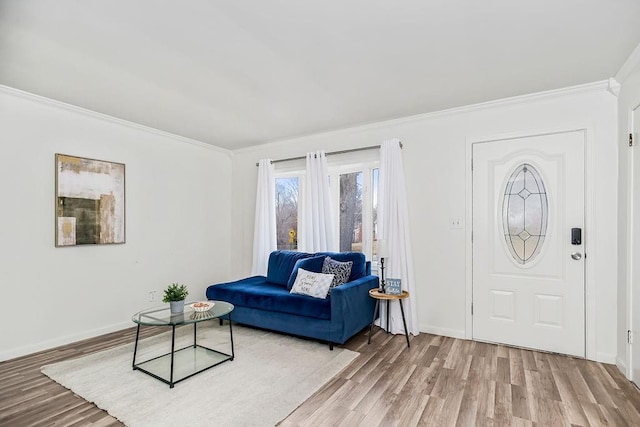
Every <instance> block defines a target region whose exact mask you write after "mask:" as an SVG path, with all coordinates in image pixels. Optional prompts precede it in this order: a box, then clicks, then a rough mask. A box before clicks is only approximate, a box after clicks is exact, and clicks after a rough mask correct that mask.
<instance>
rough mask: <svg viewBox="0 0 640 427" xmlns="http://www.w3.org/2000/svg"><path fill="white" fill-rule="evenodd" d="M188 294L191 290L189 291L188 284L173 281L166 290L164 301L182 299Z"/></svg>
mask: <svg viewBox="0 0 640 427" xmlns="http://www.w3.org/2000/svg"><path fill="white" fill-rule="evenodd" d="M187 295H189V291H187V286H186V285H181V284H179V283H172V284H170V285H169V286H168V287H167V289H165V290H164V298H162V302H169V301H182V300H183V299H185V298H186V297H187Z"/></svg>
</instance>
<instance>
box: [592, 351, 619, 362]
mask: <svg viewBox="0 0 640 427" xmlns="http://www.w3.org/2000/svg"><path fill="white" fill-rule="evenodd" d="M589 360H595V361H596V362H600V363H606V364H609V365H615V364H616V360H617V358H616V355H615V354H611V353H596V357H595V358H594V359H589Z"/></svg>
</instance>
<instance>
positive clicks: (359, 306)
mask: <svg viewBox="0 0 640 427" xmlns="http://www.w3.org/2000/svg"><path fill="white" fill-rule="evenodd" d="M378 280H379V279H378V276H364V277H361V278H359V279H356V280H353V281H351V282H349V283H345V284H344V285H340V286H337V287H335V288H333V289H332V290H331V340H332V341H333V342H335V343H340V344H342V343H344V342H345V341H346V340H348V339H349V338H350V337H352V336H353V335H355V334H356V333H358V332H359V331H360V330H362V329H363V328H364V327H365V326H367V325H368V324H370V323H371V319H372V317H373V309H374V308H375V300H374V299H373V298H371V297H370V296H369V290H370V289H373V288H377V287H378V283H379V282H378Z"/></svg>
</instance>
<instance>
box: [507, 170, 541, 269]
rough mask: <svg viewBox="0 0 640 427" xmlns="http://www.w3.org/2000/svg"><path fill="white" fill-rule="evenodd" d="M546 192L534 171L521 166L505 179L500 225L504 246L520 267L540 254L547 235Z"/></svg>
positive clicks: (539, 177)
mask: <svg viewBox="0 0 640 427" xmlns="http://www.w3.org/2000/svg"><path fill="white" fill-rule="evenodd" d="M547 203H548V202H547V192H546V190H545V187H544V183H543V182H542V177H541V176H540V174H539V173H538V171H537V170H536V169H535V168H534V167H533V166H531V165H530V164H528V163H524V164H521V165H520V166H518V167H517V168H516V169H515V171H514V172H513V173H512V174H511V176H510V177H509V181H508V182H507V186H506V188H505V191H504V200H503V202H502V226H503V229H504V237H505V240H506V242H507V247H508V248H509V252H511V256H512V257H513V259H514V260H515V261H516V262H517V263H518V264H521V265H525V264H527V263H529V262H531V261H533V260H534V259H535V257H536V255H538V254H539V253H540V249H541V248H542V243H543V242H544V238H545V235H546V232H547V219H548V214H549V213H548V204H547Z"/></svg>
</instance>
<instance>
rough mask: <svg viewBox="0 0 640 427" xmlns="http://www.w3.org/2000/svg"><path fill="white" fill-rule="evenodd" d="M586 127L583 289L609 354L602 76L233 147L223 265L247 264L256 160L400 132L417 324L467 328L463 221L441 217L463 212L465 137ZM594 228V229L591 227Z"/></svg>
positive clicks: (370, 141) (608, 176) (610, 243)
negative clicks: (228, 255) (228, 259)
mask: <svg viewBox="0 0 640 427" xmlns="http://www.w3.org/2000/svg"><path fill="white" fill-rule="evenodd" d="M578 128H579V129H586V134H587V163H588V164H587V170H588V174H589V177H588V185H590V187H589V194H587V203H588V206H589V207H590V208H591V210H590V211H589V212H588V213H587V216H588V221H590V222H588V223H589V224H591V230H592V233H591V235H590V237H586V239H589V261H588V265H589V267H588V271H587V281H588V288H587V292H588V295H587V298H588V303H589V304H591V305H590V307H589V310H590V316H589V319H588V323H587V328H588V337H587V338H588V348H587V350H588V353H587V356H588V357H589V358H591V359H597V360H601V361H606V362H609V363H612V362H613V361H614V360H615V354H616V286H615V283H616V251H617V241H616V230H617V228H616V219H617V194H616V191H615V188H616V185H617V169H616V165H617V147H616V141H615V135H616V98H615V96H614V95H612V94H611V93H610V92H608V91H607V85H606V82H600V83H595V84H592V85H585V86H583V87H579V88H568V89H565V90H561V91H557V92H553V93H544V94H537V95H530V96H525V97H519V98H515V99H511V100H504V101H499V102H493V103H487V104H483V105H478V106H471V107H467V108H462V109H456V110H450V111H445V112H441V113H436V114H428V115H423V116H415V117H410V118H406V119H401V120H394V121H388V122H381V123H376V124H372V125H367V126H361V127H355V128H350V129H345V130H340V131H336V132H329V133H324V134H318V135H311V136H306V137H300V138H295V139H290V140H286V141H279V142H275V143H271V144H267V145H264V146H257V147H252V148H249V149H244V150H239V151H236V152H235V156H234V159H233V205H232V212H233V220H232V222H233V227H232V228H233V236H232V245H233V246H232V247H233V253H234V254H236V256H237V259H238V262H237V263H234V265H233V270H232V273H231V275H232V276H233V277H242V276H245V275H247V274H248V273H249V272H250V270H251V247H252V238H253V212H254V205H255V187H256V179H257V168H256V166H255V163H256V161H258V160H259V159H261V158H272V159H279V158H285V157H292V156H299V155H304V154H305V153H306V152H307V151H311V150H318V149H324V150H327V151H335V150H342V149H347V148H355V147H361V146H369V145H375V144H379V143H381V142H382V141H383V140H385V139H388V138H394V137H397V138H400V139H401V140H402V143H403V144H404V149H403V158H404V164H405V174H406V179H407V186H408V188H407V193H408V197H409V209H410V212H411V213H410V224H411V228H412V234H413V237H412V243H413V245H414V247H413V251H414V262H415V265H416V266H417V268H416V282H417V295H416V296H415V297H416V298H417V306H418V318H419V323H420V328H421V330H422V331H426V332H432V333H438V334H443V335H449V336H456V337H465V336H466V337H469V336H470V333H471V331H470V330H469V326H468V324H470V323H469V322H468V318H467V314H468V313H469V304H470V301H469V299H468V298H467V296H468V292H467V289H468V281H469V277H470V276H469V274H468V273H469V266H470V259H468V255H467V254H468V253H469V251H468V249H469V241H470V239H469V236H470V230H469V228H468V227H466V229H463V230H455V229H454V230H451V229H449V218H450V217H456V218H467V211H468V209H469V208H470V206H468V203H467V200H468V199H467V196H468V195H467V193H466V191H467V174H468V173H470V170H469V168H470V165H469V164H468V163H469V160H468V157H467V150H468V146H469V144H470V141H473V140H478V139H483V138H489V137H495V136H498V135H505V134H529V133H530V134H536V133H540V132H546V131H556V130H566V129H578ZM596 230H597V233H596Z"/></svg>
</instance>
